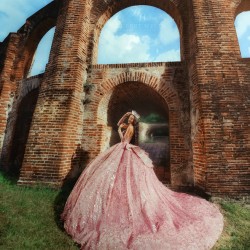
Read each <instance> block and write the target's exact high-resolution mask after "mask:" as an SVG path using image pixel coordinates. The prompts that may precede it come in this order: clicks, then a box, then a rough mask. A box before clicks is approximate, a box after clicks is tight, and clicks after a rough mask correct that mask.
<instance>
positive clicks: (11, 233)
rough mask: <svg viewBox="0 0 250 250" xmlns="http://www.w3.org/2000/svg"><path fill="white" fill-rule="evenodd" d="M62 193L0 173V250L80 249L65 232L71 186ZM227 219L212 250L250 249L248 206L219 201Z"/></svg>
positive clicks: (249, 213) (249, 211) (249, 214)
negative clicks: (28, 185) (20, 184)
mask: <svg viewBox="0 0 250 250" xmlns="http://www.w3.org/2000/svg"><path fill="white" fill-rule="evenodd" d="M67 187H68V188H64V189H62V190H53V189H46V188H24V187H18V186H17V185H16V184H15V181H13V180H10V179H8V178H6V177H5V176H4V175H3V174H2V173H1V172H0V249H3V250H8V249H13V250H14V249H15V250H29V249H30V250H34V249H35V250H39V249H42V250H44V249H46V250H50V249H51V250H55V249H58V250H64V249H65V250H74V249H79V247H78V246H77V245H76V244H74V242H73V241H72V239H71V238H70V237H69V236H68V235H67V234H66V233H65V231H64V230H63V226H62V223H61V221H60V214H61V212H62V210H63V206H64V203H65V200H66V198H67V196H68V194H69V192H70V190H71V187H72V186H71V187H69V186H67ZM218 204H219V205H220V207H221V211H222V213H223V215H224V218H225V227H224V231H223V234H222V236H221V237H220V239H219V241H218V242H217V243H216V245H215V247H214V248H213V249H215V250H228V249H232V250H243V249H244V250H247V249H250V238H249V232H250V209H249V207H247V205H245V204H241V203H237V202H232V201H226V200H221V201H220V202H218Z"/></svg>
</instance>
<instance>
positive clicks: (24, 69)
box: [16, 19, 56, 78]
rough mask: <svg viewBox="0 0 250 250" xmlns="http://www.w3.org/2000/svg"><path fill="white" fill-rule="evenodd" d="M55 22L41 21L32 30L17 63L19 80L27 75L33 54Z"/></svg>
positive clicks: (50, 20) (49, 20)
mask: <svg viewBox="0 0 250 250" xmlns="http://www.w3.org/2000/svg"><path fill="white" fill-rule="evenodd" d="M55 21H56V20H52V19H46V20H43V21H42V22H41V23H39V24H38V26H37V27H36V29H34V30H33V32H32V33H31V34H30V35H29V37H28V39H27V41H26V43H25V47H24V48H23V50H22V52H21V54H22V57H21V60H20V61H19V62H18V63H17V65H18V66H17V68H18V72H17V74H16V75H17V76H19V78H26V77H27V74H28V72H29V70H30V67H31V64H32V61H33V57H34V54H35V52H36V49H37V47H38V45H39V43H40V41H41V40H42V38H43V37H44V35H45V34H46V33H47V32H48V31H49V30H50V29H52V28H53V27H55Z"/></svg>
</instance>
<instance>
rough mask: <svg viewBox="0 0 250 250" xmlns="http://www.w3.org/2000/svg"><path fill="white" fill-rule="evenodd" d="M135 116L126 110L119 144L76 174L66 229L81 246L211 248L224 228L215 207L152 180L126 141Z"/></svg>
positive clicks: (141, 154) (144, 158) (146, 163)
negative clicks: (126, 120)
mask: <svg viewBox="0 0 250 250" xmlns="http://www.w3.org/2000/svg"><path fill="white" fill-rule="evenodd" d="M138 117H139V116H138V114H137V113H136V112H132V113H131V112H128V113H126V114H125V115H124V116H123V117H122V118H121V119H120V121H119V122H118V126H119V129H118V132H119V135H120V138H121V142H120V143H118V144H116V145H114V146H113V147H111V148H110V149H108V150H107V151H106V152H104V153H102V154H100V155H99V156H98V157H97V158H96V159H95V160H94V161H93V162H91V163H90V164H89V165H88V167H87V168H86V169H85V170H84V171H83V173H82V174H81V176H80V178H79V180H78V182H77V183H76V185H75V187H74V189H73V190H72V192H71V194H70V196H69V198H68V200H67V203H66V205H65V208H64V212H63V215H62V217H63V219H64V221H65V223H64V227H65V229H66V231H67V232H68V233H69V234H70V235H71V236H72V237H73V239H74V240H75V241H76V242H78V243H79V244H81V246H82V249H101V250H106V249H109V250H113V249H119V250H123V249H133V250H141V249H143V250H166V249H171V250H174V249H176V250H177V249H178V250H184V249H185V250H188V249H190V250H191V249H192V250H195V249H197V250H203V249H210V248H211V247H212V246H213V245H214V243H215V242H216V240H217V239H218V238H219V236H220V234H221V232H222V229H223V217H222V215H221V213H220V212H219V209H218V208H217V207H216V206H215V205H214V204H211V203H209V202H207V201H206V200H203V199H201V198H197V197H194V196H191V195H187V194H184V193H177V192H173V191H171V190H170V189H168V188H166V187H165V186H164V185H163V184H162V183H161V182H160V181H159V180H158V179H157V177H156V175H155V173H154V170H153V164H152V161H151V160H150V159H149V157H148V155H147V153H146V152H145V151H143V150H142V149H140V148H139V147H137V146H134V145H132V144H130V141H131V138H132V136H133V135H134V125H135V123H136V120H137V118H138ZM126 118H128V123H127V124H126V123H125V122H124V121H125V119H126Z"/></svg>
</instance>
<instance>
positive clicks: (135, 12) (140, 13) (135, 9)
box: [131, 6, 146, 21]
mask: <svg viewBox="0 0 250 250" xmlns="http://www.w3.org/2000/svg"><path fill="white" fill-rule="evenodd" d="M131 13H132V14H133V15H134V16H135V17H137V18H138V19H139V20H140V21H142V20H143V21H145V20H146V16H145V15H144V14H143V11H142V8H141V7H140V6H133V7H132V8H131Z"/></svg>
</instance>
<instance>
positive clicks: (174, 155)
mask: <svg viewBox="0 0 250 250" xmlns="http://www.w3.org/2000/svg"><path fill="white" fill-rule="evenodd" d="M126 82H137V83H140V84H144V85H145V86H147V87H149V88H151V89H152V90H153V91H155V92H156V93H158V94H159V97H162V99H163V100H164V101H165V105H166V107H167V109H168V112H169V133H170V155H171V157H170V169H171V184H172V185H173V186H182V185H184V186H185V185H192V184H193V179H192V178H193V177H190V176H192V174H190V169H189V168H190V166H188V160H187V159H186V156H185V154H184V151H183V152H180V151H182V149H181V148H182V146H181V145H184V144H185V142H184V141H185V138H184V135H183V131H182V129H181V125H180V119H179V117H180V116H181V110H180V106H181V104H180V100H179V96H178V94H177V91H176V90H175V89H174V87H173V86H171V84H170V83H168V82H165V81H162V80H161V79H160V78H158V77H155V76H152V75H149V74H147V73H144V72H125V73H121V74H119V75H117V76H115V77H113V78H110V79H108V80H107V81H104V82H103V83H102V84H100V85H99V86H98V87H97V90H96V93H95V95H94V96H93V99H92V102H91V103H90V104H88V105H89V106H88V108H87V110H85V115H86V118H85V123H86V124H87V125H86V128H84V133H85V136H84V139H83V145H85V147H86V150H87V151H88V152H90V158H94V157H95V156H96V155H97V154H98V153H99V152H100V151H103V150H105V149H106V148H107V147H108V146H109V144H108V142H109V137H110V135H111V129H112V128H111V127H109V126H108V105H109V102H110V100H111V96H112V93H113V91H114V90H115V89H116V88H117V87H119V86H120V85H121V84H124V83H126ZM95 123H97V125H95V127H94V126H91V128H90V129H89V131H88V128H87V127H88V124H95ZM94 131H95V132H94ZM90 134H91V135H95V138H94V139H93V145H91V144H92V142H90V141H89V135H90ZM92 147H93V148H92ZM97 148H99V149H98V150H97ZM182 153H183V155H182ZM180 162H181V164H180Z"/></svg>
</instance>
